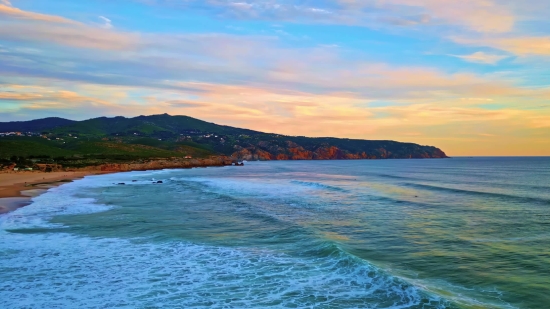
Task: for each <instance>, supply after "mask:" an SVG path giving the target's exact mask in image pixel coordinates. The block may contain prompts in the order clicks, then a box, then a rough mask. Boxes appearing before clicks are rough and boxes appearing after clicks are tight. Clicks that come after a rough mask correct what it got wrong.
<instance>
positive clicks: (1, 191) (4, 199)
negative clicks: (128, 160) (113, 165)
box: [0, 171, 106, 215]
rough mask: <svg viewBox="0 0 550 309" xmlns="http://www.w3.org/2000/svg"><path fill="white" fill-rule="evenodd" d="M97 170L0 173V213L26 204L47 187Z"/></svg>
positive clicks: (46, 189)
mask: <svg viewBox="0 0 550 309" xmlns="http://www.w3.org/2000/svg"><path fill="white" fill-rule="evenodd" d="M97 174H106V173H105V172H103V173H98V172H52V173H44V172H36V171H35V172H9V173H0V215H2V214H6V213H8V212H12V211H14V210H16V209H18V208H21V207H24V206H27V205H29V204H30V203H31V199H32V198H33V197H35V196H38V195H40V194H42V193H44V192H46V191H48V189H50V188H53V187H57V186H60V185H62V184H65V183H68V182H71V181H73V180H76V179H81V178H83V177H85V176H88V175H97Z"/></svg>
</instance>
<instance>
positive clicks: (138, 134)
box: [0, 114, 447, 160]
mask: <svg viewBox="0 0 550 309" xmlns="http://www.w3.org/2000/svg"><path fill="white" fill-rule="evenodd" d="M37 130H38V131H40V132H37ZM2 131H4V132H13V131H20V132H33V134H35V135H41V136H42V137H43V138H46V139H49V141H51V140H60V139H61V140H64V142H63V144H61V145H58V144H56V147H60V148H62V149H68V150H71V147H75V146H74V144H75V140H73V139H79V141H82V140H87V141H89V142H92V141H95V142H96V144H97V143H100V142H101V143H111V144H127V145H141V146H146V147H152V148H155V149H157V148H158V149H164V150H169V151H176V150H177V149H179V148H180V147H184V146H185V147H191V148H193V147H194V148H197V149H203V150H205V151H206V150H207V151H210V152H211V153H212V154H220V155H227V156H232V157H233V158H236V159H239V160H332V159H405V158H447V155H446V154H445V153H444V152H443V151H442V150H441V149H439V148H437V147H434V146H423V145H419V144H415V143H403V142H397V141H391V140H363V139H349V138H335V137H305V136H289V135H282V134H276V133H265V132H260V131H255V130H250V129H243V128H237V127H232V126H226V125H218V124H215V123H212V122H207V121H203V120H200V119H196V118H193V117H189V116H184V115H175V116H171V115H168V114H159V115H150V116H144V115H141V116H137V117H131V118H127V117H123V116H116V117H97V118H91V119H87V120H82V121H74V120H69V119H64V118H57V117H52V118H43V119H36V120H30V121H18V122H0V132H2ZM68 139H70V140H71V143H68V142H67V140H68ZM81 143H82V142H81ZM121 146H122V145H121ZM100 148H101V147H100ZM99 153H101V151H99Z"/></svg>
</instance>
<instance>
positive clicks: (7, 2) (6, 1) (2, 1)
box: [0, 0, 12, 6]
mask: <svg viewBox="0 0 550 309" xmlns="http://www.w3.org/2000/svg"><path fill="white" fill-rule="evenodd" d="M0 4H4V5H7V6H12V4H11V2H10V0H0Z"/></svg>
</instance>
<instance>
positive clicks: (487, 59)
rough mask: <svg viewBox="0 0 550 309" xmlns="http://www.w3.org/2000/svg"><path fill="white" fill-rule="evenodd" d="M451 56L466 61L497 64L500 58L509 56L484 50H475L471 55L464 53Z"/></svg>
mask: <svg viewBox="0 0 550 309" xmlns="http://www.w3.org/2000/svg"><path fill="white" fill-rule="evenodd" d="M451 56H453V57H457V58H460V59H462V60H464V61H468V62H474V63H483V64H496V63H498V62H499V61H500V60H502V59H505V58H507V56H503V55H494V54H487V53H484V52H475V53H473V54H471V55H463V56H459V55H451Z"/></svg>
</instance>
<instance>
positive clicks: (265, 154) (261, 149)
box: [232, 141, 447, 161]
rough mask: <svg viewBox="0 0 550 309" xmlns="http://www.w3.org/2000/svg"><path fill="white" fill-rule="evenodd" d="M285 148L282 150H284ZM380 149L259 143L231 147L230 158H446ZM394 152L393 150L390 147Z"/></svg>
mask: <svg viewBox="0 0 550 309" xmlns="http://www.w3.org/2000/svg"><path fill="white" fill-rule="evenodd" d="M285 146H286V147H285ZM391 146H392V145H391V144H390V145H389V147H388V149H386V148H384V147H380V148H375V149H370V150H369V151H355V152H353V151H348V150H344V149H341V148H339V147H336V146H331V145H326V144H325V145H319V146H313V147H307V148H306V147H303V146H300V145H298V144H297V143H295V142H292V141H286V143H285V145H284V146H283V147H282V146H280V145H271V144H270V143H268V142H265V141H262V142H259V143H257V144H256V145H253V144H249V145H247V146H246V147H243V146H237V145H236V146H235V147H234V148H235V150H236V151H235V152H234V153H233V154H232V157H233V158H235V159H238V160H249V161H254V160H261V161H264V160H265V161H266V160H358V159H421V158H447V155H446V154H445V153H444V152H443V151H441V150H440V149H438V148H435V147H430V146H419V145H416V144H411V146H410V147H409V148H405V149H403V147H399V148H397V149H396V150H392V149H391V148H392V147H391ZM394 148H395V147H394Z"/></svg>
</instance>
